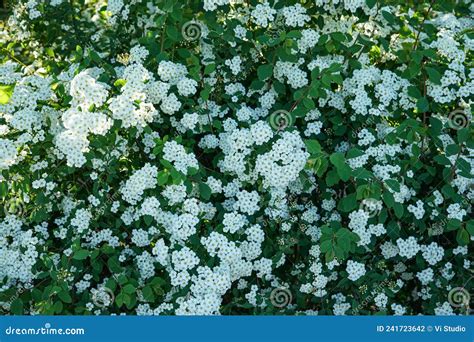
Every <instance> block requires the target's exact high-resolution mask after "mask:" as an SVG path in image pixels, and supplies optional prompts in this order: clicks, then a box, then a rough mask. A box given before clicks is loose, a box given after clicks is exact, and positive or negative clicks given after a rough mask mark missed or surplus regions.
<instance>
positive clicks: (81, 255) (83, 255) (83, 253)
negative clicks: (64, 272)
mask: <svg viewBox="0 0 474 342" xmlns="http://www.w3.org/2000/svg"><path fill="white" fill-rule="evenodd" d="M88 256H89V251H88V250H85V249H80V250H78V251H76V252H75V253H74V255H73V257H72V258H73V259H75V260H84V259H87V257H88Z"/></svg>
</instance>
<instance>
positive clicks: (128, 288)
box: [122, 284, 136, 294]
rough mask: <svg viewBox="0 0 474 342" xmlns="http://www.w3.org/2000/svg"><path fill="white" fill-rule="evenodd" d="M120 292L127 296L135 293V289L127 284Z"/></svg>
mask: <svg viewBox="0 0 474 342" xmlns="http://www.w3.org/2000/svg"><path fill="white" fill-rule="evenodd" d="M122 291H123V292H125V293H128V294H132V293H134V292H135V291H136V288H135V286H133V285H132V284H127V285H125V286H124V287H123V289H122Z"/></svg>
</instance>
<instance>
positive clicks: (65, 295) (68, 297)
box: [58, 291, 72, 303]
mask: <svg viewBox="0 0 474 342" xmlns="http://www.w3.org/2000/svg"><path fill="white" fill-rule="evenodd" d="M58 297H59V299H61V300H62V301H63V302H64V303H72V297H71V295H70V294H69V292H68V291H61V292H59V293H58Z"/></svg>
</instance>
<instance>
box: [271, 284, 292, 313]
mask: <svg viewBox="0 0 474 342" xmlns="http://www.w3.org/2000/svg"><path fill="white" fill-rule="evenodd" d="M292 300H293V295H292V294H291V292H290V290H288V289H287V288H284V287H277V288H276V289H273V291H272V293H270V302H271V303H272V305H273V306H274V307H276V308H280V309H281V308H284V307H285V306H287V305H289V304H291V301H292Z"/></svg>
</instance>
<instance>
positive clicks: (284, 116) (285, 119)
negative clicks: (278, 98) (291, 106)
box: [269, 109, 293, 131]
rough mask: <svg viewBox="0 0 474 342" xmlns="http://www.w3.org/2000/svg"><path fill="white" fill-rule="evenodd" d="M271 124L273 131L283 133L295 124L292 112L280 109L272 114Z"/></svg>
mask: <svg viewBox="0 0 474 342" xmlns="http://www.w3.org/2000/svg"><path fill="white" fill-rule="evenodd" d="M269 123H270V126H271V127H272V128H273V129H276V130H279V131H282V130H284V129H285V128H287V127H289V126H291V125H292V124H293V117H292V116H291V113H290V112H288V111H286V110H284V109H279V110H276V111H274V112H273V113H272V114H270V119H269Z"/></svg>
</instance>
